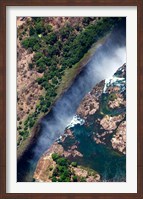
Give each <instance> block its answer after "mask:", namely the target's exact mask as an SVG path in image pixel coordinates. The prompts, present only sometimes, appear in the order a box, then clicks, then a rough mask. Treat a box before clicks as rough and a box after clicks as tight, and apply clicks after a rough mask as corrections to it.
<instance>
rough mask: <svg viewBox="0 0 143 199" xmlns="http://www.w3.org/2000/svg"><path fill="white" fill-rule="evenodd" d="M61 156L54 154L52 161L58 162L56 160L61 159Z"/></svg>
mask: <svg viewBox="0 0 143 199" xmlns="http://www.w3.org/2000/svg"><path fill="white" fill-rule="evenodd" d="M59 157H60V156H59V154H57V153H53V154H52V159H53V160H54V161H56V160H58V159H59Z"/></svg>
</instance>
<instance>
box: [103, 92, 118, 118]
mask: <svg viewBox="0 0 143 199" xmlns="http://www.w3.org/2000/svg"><path fill="white" fill-rule="evenodd" d="M115 99H117V96H116V93H110V94H107V93H103V94H102V95H101V98H100V113H101V114H104V115H117V114H118V111H117V110H118V108H115V109H114V110H113V109H111V108H110V107H109V105H108V103H109V101H114V100H115Z"/></svg>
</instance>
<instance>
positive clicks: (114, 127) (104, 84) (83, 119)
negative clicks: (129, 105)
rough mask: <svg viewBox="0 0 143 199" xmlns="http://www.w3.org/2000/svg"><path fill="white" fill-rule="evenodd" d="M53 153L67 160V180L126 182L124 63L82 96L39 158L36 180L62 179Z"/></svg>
mask: <svg viewBox="0 0 143 199" xmlns="http://www.w3.org/2000/svg"><path fill="white" fill-rule="evenodd" d="M52 154H58V155H59V156H60V158H62V157H63V158H65V159H66V160H68V161H69V163H68V170H69V171H70V175H69V178H68V180H67V181H82V180H83V181H87V182H95V181H105V180H108V181H125V154H126V64H124V65H123V66H122V67H120V68H119V69H118V70H117V72H116V73H115V74H114V75H113V77H111V78H110V79H106V80H103V81H101V82H100V83H99V84H97V85H96V86H95V87H94V88H93V89H92V91H91V92H90V93H88V94H87V95H86V96H85V97H84V99H83V101H82V102H81V104H80V106H79V107H78V109H77V115H76V116H74V118H73V120H72V121H71V123H70V124H69V125H68V126H67V128H66V129H65V132H64V134H63V136H60V138H59V139H58V140H56V142H55V143H54V144H53V145H52V146H51V148H50V149H49V150H48V151H47V152H45V154H44V155H43V156H42V157H41V158H40V160H39V162H38V165H37V168H36V170H35V173H34V179H35V180H36V181H43V182H45V181H46V182H48V181H50V182H51V181H62V178H61V175H63V173H62V172H60V173H58V172H59V163H58V161H57V160H55V159H53V157H52ZM73 162H74V163H75V164H74V163H73ZM60 166H61V165H60ZM56 172H57V174H55V173H56ZM75 176H76V177H75ZM63 181H64V180H63Z"/></svg>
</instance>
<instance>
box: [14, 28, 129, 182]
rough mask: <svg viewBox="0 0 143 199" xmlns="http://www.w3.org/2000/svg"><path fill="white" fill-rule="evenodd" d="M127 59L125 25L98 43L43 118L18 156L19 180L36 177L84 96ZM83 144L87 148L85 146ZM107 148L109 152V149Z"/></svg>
mask: <svg viewBox="0 0 143 199" xmlns="http://www.w3.org/2000/svg"><path fill="white" fill-rule="evenodd" d="M125 62H126V35H125V29H124V28H123V29H121V30H119V31H117V32H112V33H111V34H110V35H109V36H108V38H107V39H106V40H105V41H104V43H101V44H100V45H99V46H98V48H97V49H96V51H95V53H94V55H93V56H92V58H91V59H90V61H89V62H88V63H87V64H86V66H84V67H83V69H82V71H81V72H80V73H79V74H78V75H77V77H76V78H75V79H74V81H73V83H72V85H71V86H70V87H69V88H68V89H67V90H66V91H65V92H64V93H63V95H62V96H61V97H60V99H58V100H57V101H56V103H55V104H54V106H53V107H52V109H51V111H50V112H49V113H48V114H47V115H46V116H44V117H43V118H42V119H41V120H40V123H39V125H40V127H39V132H38V136H37V137H36V139H33V140H32V141H31V143H30V144H29V146H28V147H27V149H26V150H25V152H24V153H23V155H22V156H21V157H20V158H19V159H18V162H17V181H18V182H32V181H33V174H34V171H35V169H36V165H37V162H38V160H39V158H40V157H41V156H42V154H43V153H44V152H45V151H46V150H47V149H48V148H50V146H51V145H52V144H53V143H54V141H55V140H56V139H58V138H59V137H60V136H61V135H62V134H63V133H64V130H65V128H66V127H67V126H68V125H69V123H70V122H71V120H72V119H73V117H74V115H75V114H76V111H77V108H78V107H79V105H80V103H81V101H82V99H83V98H84V96H85V95H86V94H87V93H88V92H90V91H91V90H92V88H93V87H94V86H95V85H96V84H97V83H99V82H100V81H101V80H104V79H107V78H110V77H112V75H113V74H114V73H115V72H116V71H117V69H118V68H119V67H121V66H122V65H123V64H124V63H125ZM75 128H76V127H75ZM82 147H83V148H84V146H82ZM99 148H100V147H99ZM99 150H100V149H99ZM102 150H104V149H102ZM104 152H105V153H107V150H104ZM102 158H103V157H98V160H99V162H102V161H101V159H102ZM101 170H102V168H101Z"/></svg>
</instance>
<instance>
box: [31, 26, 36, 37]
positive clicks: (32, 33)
mask: <svg viewBox="0 0 143 199" xmlns="http://www.w3.org/2000/svg"><path fill="white" fill-rule="evenodd" d="M35 33H36V30H35V28H33V27H32V26H31V27H30V29H29V35H30V36H32V35H34V34H35Z"/></svg>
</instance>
